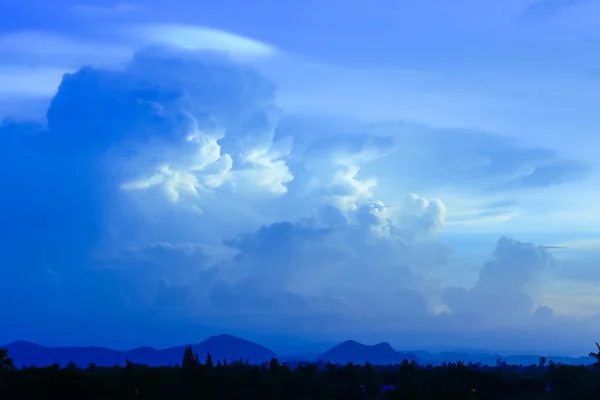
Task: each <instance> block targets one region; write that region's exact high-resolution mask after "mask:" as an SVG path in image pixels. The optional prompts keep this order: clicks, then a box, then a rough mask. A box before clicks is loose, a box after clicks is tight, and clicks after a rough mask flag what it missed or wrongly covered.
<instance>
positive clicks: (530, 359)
mask: <svg viewBox="0 0 600 400" xmlns="http://www.w3.org/2000/svg"><path fill="white" fill-rule="evenodd" d="M4 347H6V348H7V349H8V352H9V355H10V356H11V357H12V358H13V359H14V361H15V365H17V366H23V365H27V366H30V365H35V366H38V367H43V366H48V365H52V364H55V363H58V364H59V365H61V366H65V365H67V364H68V363H69V362H71V361H72V362H74V363H75V364H76V365H78V366H82V367H85V366H87V365H88V364H90V363H94V364H96V365H98V366H113V365H124V364H125V360H130V361H132V362H134V363H136V364H147V365H149V366H159V365H175V364H179V363H181V359H182V357H183V352H184V350H185V348H186V347H187V346H176V347H170V348H167V349H154V348H152V347H138V348H135V349H132V350H127V351H118V350H111V349H107V348H103V347H44V346H40V345H37V344H35V343H30V342H23V341H18V342H13V343H10V344H8V345H7V346H4ZM192 349H193V350H194V351H195V352H196V353H198V356H199V357H200V360H201V361H202V362H204V360H205V359H206V355H207V354H208V353H210V354H211V356H212V359H213V361H214V362H215V363H216V362H217V361H219V360H221V361H222V360H225V359H226V360H227V361H230V362H231V361H239V360H244V361H246V360H247V361H248V362H249V363H251V364H262V363H265V362H269V361H270V360H271V359H272V358H277V359H279V360H284V359H282V358H281V357H279V356H278V355H277V354H276V353H275V352H273V351H271V350H269V349H268V348H266V347H264V346H261V345H259V344H256V343H253V342H249V341H247V340H244V339H241V338H237V337H234V336H231V335H218V336H212V337H210V338H208V339H206V340H205V341H203V342H200V343H197V344H194V345H192ZM539 357H540V356H539V355H518V354H517V355H515V354H511V355H506V356H504V355H500V354H496V353H493V352H491V351H490V352H484V351H472V352H471V351H469V350H468V349H465V350H461V351H449V352H438V353H433V352H427V351H414V352H399V351H396V350H394V349H393V348H392V346H390V344H389V343H379V344H376V345H373V346H368V345H365V344H361V343H358V342H355V341H353V340H349V341H346V342H343V343H341V344H339V345H337V346H334V347H332V348H331V349H329V350H327V351H326V352H324V353H322V354H320V355H318V356H315V355H314V354H309V353H307V354H305V355H304V356H302V355H299V354H296V355H294V356H293V357H292V356H290V357H288V358H286V359H285V361H287V362H288V365H290V366H294V365H298V364H302V363H304V362H310V361H317V360H320V361H324V362H326V361H330V362H332V363H334V364H346V363H347V362H350V361H351V362H353V363H355V364H364V363H366V362H367V361H368V362H370V363H372V364H380V365H381V364H399V363H401V362H402V361H403V360H404V359H408V360H410V361H412V360H415V361H416V362H418V363H419V364H421V365H426V364H433V365H440V364H442V363H443V362H444V361H448V362H456V361H459V360H460V361H463V362H465V363H468V362H472V363H474V364H475V363H481V364H484V365H495V364H496V361H497V360H498V359H501V360H503V361H506V363H508V364H512V365H519V364H522V365H531V364H537V363H538V359H539ZM546 359H547V361H551V360H552V361H554V362H556V363H559V362H560V363H563V364H571V365H580V364H590V363H592V362H593V360H592V359H591V358H589V357H553V356H546Z"/></svg>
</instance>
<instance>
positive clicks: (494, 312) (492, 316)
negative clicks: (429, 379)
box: [442, 237, 555, 323]
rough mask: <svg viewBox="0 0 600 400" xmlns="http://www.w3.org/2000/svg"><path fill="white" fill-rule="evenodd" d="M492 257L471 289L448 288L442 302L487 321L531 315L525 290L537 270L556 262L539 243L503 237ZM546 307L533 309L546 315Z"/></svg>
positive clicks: (506, 319)
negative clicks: (479, 315) (475, 314)
mask: <svg viewBox="0 0 600 400" xmlns="http://www.w3.org/2000/svg"><path fill="white" fill-rule="evenodd" d="M492 257H493V258H492V260H490V261H488V262H486V263H485V264H484V265H483V266H482V267H481V269H480V270H479V279H478V280H477V283H476V284H475V285H474V286H473V287H471V288H470V289H464V288H459V287H451V288H448V289H447V290H446V291H445V292H444V293H443V295H442V300H443V301H444V303H446V304H447V305H448V307H450V309H451V310H452V311H453V312H455V313H469V312H475V313H480V314H483V315H485V316H487V317H488V318H489V320H490V322H492V323H494V322H495V321H502V322H506V321H515V320H516V321H518V320H520V319H523V318H527V317H529V316H531V315H532V312H533V311H534V301H533V299H532V298H531V297H530V296H529V295H528V294H527V292H526V291H527V288H528V286H529V285H531V284H533V283H535V280H536V278H537V276H538V274H539V273H540V272H543V271H545V270H547V269H548V268H552V267H554V266H555V260H554V258H553V257H552V255H551V254H550V253H549V252H548V250H546V249H545V248H544V247H542V246H535V245H533V244H531V243H523V242H520V241H517V240H513V239H509V238H506V237H502V238H500V239H499V240H498V242H497V243H496V248H495V249H494V252H493V253H492ZM546 311H547V310H544V309H542V310H540V309H538V310H537V311H536V315H539V314H540V313H541V314H542V315H547V314H548V313H547V312H546Z"/></svg>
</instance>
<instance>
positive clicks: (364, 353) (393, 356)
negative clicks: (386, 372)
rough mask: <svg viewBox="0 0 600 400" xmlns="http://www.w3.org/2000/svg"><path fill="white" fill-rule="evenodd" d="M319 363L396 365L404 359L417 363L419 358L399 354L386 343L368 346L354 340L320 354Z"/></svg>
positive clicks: (407, 354)
mask: <svg viewBox="0 0 600 400" xmlns="http://www.w3.org/2000/svg"><path fill="white" fill-rule="evenodd" d="M318 359H319V360H320V361H329V362H331V363H333V364H346V363H348V362H353V363H355V364H365V363H367V362H370V363H371V364H382V365H383V364H398V363H400V362H402V360H404V359H408V360H409V361H413V360H414V361H417V362H418V361H419V358H418V357H417V356H416V355H414V354H410V353H401V352H398V351H396V350H394V349H393V348H392V346H391V345H390V344H389V343H387V342H382V343H378V344H375V345H372V346H368V345H365V344H362V343H358V342H356V341H354V340H347V341H345V342H343V343H341V344H339V345H337V346H335V347H333V348H331V349H329V350H327V351H326V352H325V353H323V354H321V355H320V356H319V357H318Z"/></svg>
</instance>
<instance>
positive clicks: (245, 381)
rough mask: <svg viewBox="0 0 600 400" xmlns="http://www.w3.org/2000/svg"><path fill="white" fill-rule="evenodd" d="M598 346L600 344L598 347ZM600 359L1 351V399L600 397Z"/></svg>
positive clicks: (516, 399) (467, 399) (515, 399)
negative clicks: (74, 359) (93, 360)
mask: <svg viewBox="0 0 600 400" xmlns="http://www.w3.org/2000/svg"><path fill="white" fill-rule="evenodd" d="M598 349H599V353H600V346H599V347H598ZM590 355H593V356H595V357H596V358H598V360H599V363H596V364H595V365H592V366H568V365H560V364H554V363H552V362H549V363H546V360H545V359H544V358H543V357H542V358H540V362H539V364H537V365H530V366H521V365H519V366H509V365H506V364H505V363H502V362H501V361H500V360H499V361H498V364H497V365H496V366H493V367H490V366H482V365H479V364H463V363H461V362H458V363H449V364H444V365H442V366H438V367H434V366H419V365H417V364H416V363H415V362H409V361H407V360H405V361H404V362H403V363H401V364H400V365H390V366H373V365H370V364H367V365H364V366H361V365H355V364H351V363H350V364H347V365H344V366H335V365H332V364H322V363H312V364H309V363H306V364H301V365H298V366H296V367H295V368H291V367H289V366H287V365H286V364H282V363H280V362H278V361H277V360H275V359H273V360H272V361H271V362H270V363H269V364H264V365H262V366H255V365H249V364H247V363H244V362H242V361H239V362H230V363H227V362H226V361H224V362H223V363H221V362H217V363H216V364H215V363H213V361H212V359H211V357H210V354H209V355H208V356H207V358H206V360H199V358H198V355H197V354H194V353H193V351H192V349H191V348H188V349H187V350H186V351H185V354H184V355H183V359H182V362H181V365H177V366H174V367H156V368H150V367H147V366H145V365H134V364H132V363H130V362H128V363H127V365H126V366H125V367H119V366H115V367H98V366H95V365H93V364H90V365H88V366H86V367H85V368H82V367H78V366H76V365H74V364H70V365H68V366H67V367H65V368H62V369H61V368H60V367H59V366H58V365H55V366H53V367H45V368H35V367H27V368H21V369H17V368H15V367H14V366H13V365H12V360H11V359H10V358H9V357H8V354H7V352H6V351H4V350H0V399H2V400H9V399H32V400H43V399H61V400H67V399H77V400H88V399H106V400H108V399H111V400H117V399H244V400H252V399H260V400H271V399H273V400H275V399H281V400H288V399H289V400H293V399H299V400H300V399H302V400H304V399H313V400H316V399H331V400H335V399H340V400H341V399H348V400H352V399H407V400H408V399H436V400H437V399H440V400H441V399H464V400H472V399H498V400H500V399H502V400H504V399H507V400H508V399H510V400H519V399H527V400H537V399H570V400H571V399H577V400H586V399H600V374H599V373H598V372H597V370H598V368H597V367H600V354H598V353H591V354H590Z"/></svg>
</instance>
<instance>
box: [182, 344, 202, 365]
mask: <svg viewBox="0 0 600 400" xmlns="http://www.w3.org/2000/svg"><path fill="white" fill-rule="evenodd" d="M198 365H200V361H199V360H198V353H194V350H192V346H188V347H186V348H185V351H184V352H183V359H182V360H181V367H182V368H192V367H196V366H198Z"/></svg>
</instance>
